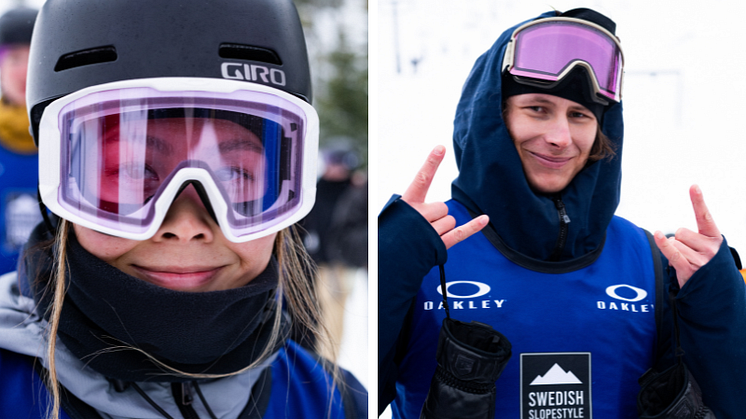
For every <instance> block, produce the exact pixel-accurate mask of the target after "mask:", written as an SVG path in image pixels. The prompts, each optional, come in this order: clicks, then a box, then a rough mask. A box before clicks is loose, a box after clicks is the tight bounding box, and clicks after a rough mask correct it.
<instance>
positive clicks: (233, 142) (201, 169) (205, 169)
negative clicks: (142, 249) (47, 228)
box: [39, 78, 319, 243]
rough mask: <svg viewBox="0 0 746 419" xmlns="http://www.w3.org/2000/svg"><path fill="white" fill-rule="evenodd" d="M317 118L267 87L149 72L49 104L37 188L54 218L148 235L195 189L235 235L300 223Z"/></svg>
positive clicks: (306, 204)
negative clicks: (186, 191) (187, 191)
mask: <svg viewBox="0 0 746 419" xmlns="http://www.w3.org/2000/svg"><path fill="white" fill-rule="evenodd" d="M318 125H319V124H318V116H317V114H316V111H315V110H314V108H313V107H312V106H311V105H309V104H308V103H306V102H304V101H303V100H301V99H298V98H296V97H294V96H292V95H290V94H287V93H285V92H282V91H279V90H277V89H273V88H270V87H266V86H262V85H258V84H254V83H245V82H237V81H233V80H221V79H205V78H203V79H196V78H153V79H140V80H126V81H119V82H114V83H108V84H104V85H99V86H93V87H90V88H86V89H83V90H80V91H78V92H75V93H73V94H70V95H68V96H65V97H63V98H60V99H58V100H56V101H54V102H52V103H51V104H50V105H49V106H48V107H47V108H46V109H45V111H44V114H43V116H42V119H41V123H40V126H39V163H40V164H39V168H40V170H39V191H40V194H41V197H42V200H43V202H44V204H45V205H46V206H47V207H48V208H49V209H50V210H51V211H52V212H53V213H55V214H57V215H58V216H60V217H62V218H65V219H67V220H69V221H72V222H74V223H77V224H80V225H82V226H84V227H88V228H91V229H94V230H97V231H100V232H102V233H106V234H110V235H114V236H117V237H123V238H127V239H133V240H146V239H148V238H150V237H152V236H153V235H154V234H155V233H156V231H157V230H158V228H159V227H160V225H161V223H162V222H163V219H164V218H165V216H166V213H167V212H168V209H169V207H170V206H171V203H172V202H173V201H174V199H175V198H176V197H177V195H178V194H179V193H181V192H182V191H183V190H184V188H186V187H187V186H189V185H190V184H194V186H195V188H196V189H197V191H198V193H199V194H200V196H201V197H202V199H203V201H204V202H205V205H206V207H207V208H208V210H209V211H210V212H211V215H213V216H214V218H215V220H216V221H217V223H218V224H219V225H220V228H221V230H222V231H223V234H225V236H226V238H228V240H230V241H232V242H237V243H238V242H246V241H250V240H253V239H256V238H259V237H262V236H266V235H269V234H272V233H274V232H276V231H279V230H281V229H283V228H285V227H287V226H289V225H291V224H293V223H295V222H297V221H299V220H300V219H301V218H303V217H304V216H305V215H306V214H307V213H308V212H309V211H310V210H311V207H312V206H313V203H314V198H315V193H316V155H317V148H318V134H319V132H318V131H319V126H318Z"/></svg>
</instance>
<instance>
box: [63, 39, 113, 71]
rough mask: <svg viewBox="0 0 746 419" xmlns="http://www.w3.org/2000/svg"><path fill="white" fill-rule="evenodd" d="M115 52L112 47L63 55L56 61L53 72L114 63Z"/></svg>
mask: <svg viewBox="0 0 746 419" xmlns="http://www.w3.org/2000/svg"><path fill="white" fill-rule="evenodd" d="M116 59H117V50H116V48H114V46H113V45H109V46H105V47H96V48H89V49H85V50H82V51H76V52H71V53H69V54H65V55H63V56H62V57H60V59H59V60H57V64H56V65H55V66H54V71H63V70H69V69H71V68H75V67H83V66H86V65H91V64H98V63H107V62H109V61H116Z"/></svg>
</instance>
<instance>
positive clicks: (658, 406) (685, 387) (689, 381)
mask: <svg viewBox="0 0 746 419" xmlns="http://www.w3.org/2000/svg"><path fill="white" fill-rule="evenodd" d="M640 385H641V386H642V388H641V389H640V393H639V394H638V396H637V413H638V414H639V415H640V419H654V418H655V419H717V418H715V415H714V414H713V413H712V411H710V409H709V408H708V407H707V406H705V404H704V403H703V402H702V390H700V388H699V385H698V384H697V381H696V380H694V376H692V374H691V373H690V372H689V369H688V368H687V367H686V365H685V364H684V363H683V362H678V363H676V365H674V366H673V367H671V368H668V369H667V370H665V371H663V372H660V373H658V372H653V371H648V372H647V373H646V374H645V375H643V376H642V377H641V378H640Z"/></svg>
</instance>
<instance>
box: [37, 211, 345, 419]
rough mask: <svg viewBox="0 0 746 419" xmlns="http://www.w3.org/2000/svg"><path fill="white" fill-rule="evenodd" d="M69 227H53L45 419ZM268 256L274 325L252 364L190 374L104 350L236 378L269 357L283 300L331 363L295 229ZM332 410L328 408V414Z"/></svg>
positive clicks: (54, 413)
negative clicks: (273, 261)
mask: <svg viewBox="0 0 746 419" xmlns="http://www.w3.org/2000/svg"><path fill="white" fill-rule="evenodd" d="M70 225H71V223H70V222H68V221H66V220H64V219H60V223H59V226H58V228H57V234H56V237H55V239H54V241H55V242H56V243H57V246H54V249H55V253H54V265H53V268H52V274H51V278H49V285H48V286H47V290H45V292H49V291H50V290H52V292H53V295H52V302H51V304H50V307H49V308H48V311H49V325H48V328H47V333H48V334H47V359H48V374H47V376H46V380H47V388H48V389H49V391H50V398H51V411H49V410H48V412H47V416H48V417H49V418H52V419H59V414H60V413H59V412H60V407H61V405H60V387H59V382H58V381H57V370H56V366H55V349H56V340H57V339H56V338H57V330H58V328H59V323H60V314H61V312H62V305H63V302H64V299H65V293H66V291H67V289H66V281H65V272H66V265H67V242H68V236H69V229H70ZM273 253H274V255H275V257H276V258H277V262H278V264H279V280H278V285H277V294H276V298H277V304H276V308H275V311H276V315H275V321H274V324H273V327H272V333H271V336H270V338H269V341H268V343H267V345H266V346H265V347H264V348H263V350H262V353H261V354H260V356H259V357H258V358H257V360H256V361H254V362H253V363H252V364H251V365H249V366H247V367H245V368H243V369H241V370H239V371H235V372H232V373H225V374H192V373H187V372H183V371H179V370H178V369H176V368H173V367H171V366H169V365H167V364H164V363H163V362H161V361H159V360H157V359H156V358H155V357H153V356H152V355H150V354H148V353H147V352H145V351H143V350H142V349H139V348H135V347H133V346H131V345H127V344H122V345H121V346H115V347H111V348H109V349H107V352H108V351H120V350H134V351H138V352H140V353H142V354H144V355H146V356H147V357H148V358H149V359H150V360H151V361H153V362H154V363H155V364H156V365H158V366H159V367H161V368H162V369H163V370H164V371H165V372H166V373H168V374H174V375H180V376H187V377H191V378H195V379H202V378H221V377H227V376H232V375H237V374H240V373H242V372H244V371H246V370H248V369H251V368H254V367H256V366H257V365H259V364H260V363H261V362H263V361H264V360H266V359H267V357H269V356H270V355H271V354H272V348H275V347H276V344H277V343H278V342H279V341H280V340H281V339H282V338H283V334H282V331H281V320H282V310H283V304H284V302H287V306H288V308H287V312H288V314H290V316H291V318H292V319H293V322H294V324H296V325H297V326H298V327H299V328H300V329H302V330H305V331H308V333H310V334H311V335H312V337H313V338H314V341H315V342H316V349H317V351H319V350H321V349H322V348H323V349H324V350H326V353H330V354H332V361H333V360H334V359H336V346H335V345H334V344H333V343H332V342H331V339H330V333H329V331H328V329H327V327H326V325H325V324H324V323H323V321H322V317H321V309H320V307H319V302H318V298H317V295H316V292H315V287H314V286H313V284H314V283H316V280H315V279H316V268H315V265H314V264H313V261H312V260H311V258H310V256H308V253H307V252H306V250H305V248H304V247H303V244H302V242H301V240H300V237H299V235H298V233H297V231H296V229H295V226H291V227H289V228H287V229H285V230H282V231H280V232H279V233H278V234H277V238H276V239H275V243H274V249H273ZM329 369H330V372H331V377H332V381H331V382H330V383H328V384H329V386H330V388H334V387H335V386H336V385H337V384H338V383H340V382H341V380H340V379H339V377H340V373H339V366H338V365H337V364H336V362H331V363H330V364H329ZM331 407H332V399H330V401H329V409H331ZM330 412H331V410H330Z"/></svg>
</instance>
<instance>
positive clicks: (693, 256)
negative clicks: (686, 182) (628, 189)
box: [655, 185, 723, 287]
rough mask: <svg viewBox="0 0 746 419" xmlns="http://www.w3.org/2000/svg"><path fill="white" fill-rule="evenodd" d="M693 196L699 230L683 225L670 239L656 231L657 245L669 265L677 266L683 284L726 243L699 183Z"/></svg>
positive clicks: (678, 275) (680, 285)
mask: <svg viewBox="0 0 746 419" xmlns="http://www.w3.org/2000/svg"><path fill="white" fill-rule="evenodd" d="M689 196H690V198H691V200H692V206H693V207H694V216H695V217H696V218H697V229H698V230H699V231H698V232H697V233H695V232H693V231H691V230H689V229H686V228H680V229H678V230H677V231H676V236H675V237H671V238H666V236H664V235H663V233H661V232H660V231H656V232H655V244H657V245H658V248H659V249H660V250H661V253H663V255H664V256H666V257H667V258H668V264H669V265H671V266H672V267H673V268H674V269H676V277H677V278H678V280H679V287H683V286H684V284H686V281H688V280H689V278H691V277H692V275H694V273H695V272H697V270H698V269H699V268H701V267H702V266H704V265H705V264H706V263H707V262H709V261H710V259H712V258H713V257H714V256H715V254H716V253H717V252H718V249H720V245H721V244H722V243H723V236H722V235H720V230H718V228H717V226H716V225H715V221H714V220H713V219H712V214H710V211H709V210H708V209H707V205H705V200H704V197H703V196H702V190H701V189H700V188H699V186H697V185H692V187H691V188H689Z"/></svg>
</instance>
